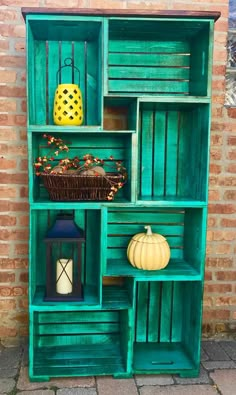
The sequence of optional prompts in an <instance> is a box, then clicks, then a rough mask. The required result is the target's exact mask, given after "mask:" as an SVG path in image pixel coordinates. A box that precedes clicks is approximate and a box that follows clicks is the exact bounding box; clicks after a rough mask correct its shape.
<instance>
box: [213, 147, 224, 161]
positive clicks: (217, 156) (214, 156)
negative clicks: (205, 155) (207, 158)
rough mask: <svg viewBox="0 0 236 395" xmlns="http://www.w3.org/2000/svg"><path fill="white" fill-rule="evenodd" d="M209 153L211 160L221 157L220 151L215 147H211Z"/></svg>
mask: <svg viewBox="0 0 236 395" xmlns="http://www.w3.org/2000/svg"><path fill="white" fill-rule="evenodd" d="M210 154H211V159H212V160H220V159H221V157H222V151H221V150H220V149H217V148H212V149H211V151H210Z"/></svg>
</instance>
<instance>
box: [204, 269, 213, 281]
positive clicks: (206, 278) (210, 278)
mask: <svg viewBox="0 0 236 395" xmlns="http://www.w3.org/2000/svg"><path fill="white" fill-rule="evenodd" d="M211 280H212V273H211V272H209V271H205V281H211Z"/></svg>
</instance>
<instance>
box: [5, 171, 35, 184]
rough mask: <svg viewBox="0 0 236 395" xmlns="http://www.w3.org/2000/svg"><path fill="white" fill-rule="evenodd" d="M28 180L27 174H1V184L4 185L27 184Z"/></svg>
mask: <svg viewBox="0 0 236 395" xmlns="http://www.w3.org/2000/svg"><path fill="white" fill-rule="evenodd" d="M27 180H28V176H27V173H22V174H20V173H15V174H8V173H0V183H2V184H26V183H27Z"/></svg>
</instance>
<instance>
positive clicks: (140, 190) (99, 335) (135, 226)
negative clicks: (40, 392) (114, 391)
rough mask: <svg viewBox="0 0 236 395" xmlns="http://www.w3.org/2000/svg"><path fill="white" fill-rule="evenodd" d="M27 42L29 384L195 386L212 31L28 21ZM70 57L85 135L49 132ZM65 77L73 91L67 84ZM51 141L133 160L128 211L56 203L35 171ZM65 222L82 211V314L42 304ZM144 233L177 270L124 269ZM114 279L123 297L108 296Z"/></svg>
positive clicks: (181, 24)
mask: <svg viewBox="0 0 236 395" xmlns="http://www.w3.org/2000/svg"><path fill="white" fill-rule="evenodd" d="M27 42H28V59H27V65H28V108H29V115H28V135H29V139H28V146H29V163H30V165H29V166H30V167H29V189H30V198H29V201H30V207H31V216H30V217H31V219H30V232H31V237H30V271H31V273H30V287H29V290H30V292H29V293H30V351H29V352H30V367H29V375H30V379H31V380H35V381H36V380H38V381H42V380H48V379H49V378H50V377H72V376H75V377H76V376H86V375H91V374H92V375H104V374H113V375H114V376H115V377H129V376H130V375H131V374H132V373H145V374H147V373H170V374H176V373H177V374H180V375H181V376H182V377H189V376H196V375H197V374H198V371H199V363H200V362H199V361H200V337H201V316H202V304H201V303H202V290H203V277H204V263H205V248H206V224H207V189H208V174H207V173H208V164H209V130H210V86H211V81H210V80H211V65H212V43H213V21H212V20H210V19H205V20H203V19H199V18H198V19H194V18H180V17H178V18H174V19H170V18H165V19H159V18H149V19H147V18H140V17H138V18H134V17H121V18H107V17H106V16H102V17H92V16H73V15H67V16H64V15H48V14H45V15H32V16H28V17H27ZM31 55H32V56H31ZM65 57H72V58H74V60H75V64H76V65H77V64H78V66H79V68H80V71H81V81H80V85H81V89H82V93H83V97H84V106H85V121H84V124H83V125H82V126H81V127H66V128H64V127H63V128H61V127H59V126H56V125H53V118H52V115H53V113H52V111H53V98H54V92H55V89H56V86H57V81H56V78H55V75H56V71H57V69H58V67H59V65H60V64H61V63H62V62H63V59H64V58H65ZM63 75H64V78H65V79H66V80H71V77H72V76H71V73H70V70H65V74H63ZM75 78H76V76H75ZM110 106H111V107H115V108H117V107H121V108H122V107H124V111H125V114H126V115H125V116H126V119H127V128H128V129H129V130H121V131H115V130H114V131H105V130H103V112H104V108H109V107H110ZM43 133H50V134H52V135H54V134H56V135H57V136H60V137H62V138H63V139H66V140H68V141H69V142H71V143H72V144H71V145H72V148H71V150H70V154H71V155H73V156H75V155H84V154H85V153H88V151H89V152H91V153H93V154H95V155H96V156H101V157H103V158H104V157H107V156H110V155H113V156H114V157H115V156H116V157H117V159H123V160H124V161H125V165H126V166H127V170H128V175H129V179H128V183H127V185H126V187H125V188H124V189H123V190H122V191H121V195H120V197H118V196H117V199H115V201H114V202H111V203H110V202H86V201H84V202H78V203H77V202H66V203H64V202H60V203H53V202H51V201H49V200H48V197H47V195H46V194H45V192H43V188H42V187H41V186H40V183H38V180H36V179H35V177H34V174H33V171H32V167H31V163H32V161H33V160H34V158H35V157H37V156H39V153H41V149H42V154H43V153H46V152H47V147H46V144H42V141H41V136H42V134H43ZM186 163H187V164H188V165H186ZM61 210H62V211H63V212H71V210H74V213H75V218H76V222H77V223H78V225H79V226H81V227H82V228H83V229H84V230H85V235H86V243H85V245H84V246H83V253H82V267H83V269H82V278H83V286H84V300H83V301H78V302H71V303H66V302H58V303H56V302H45V301H44V293H45V247H44V243H43V238H44V236H45V232H46V230H47V227H48V219H50V221H51V222H53V220H54V219H55V216H56V214H57V213H59V212H60V211H61ZM147 224H151V225H152V228H153V231H154V232H157V233H161V234H163V235H164V236H166V238H167V240H168V242H169V244H170V247H171V260H170V262H169V264H168V266H167V267H166V268H165V269H163V270H160V271H142V270H139V269H135V268H134V267H132V266H131V265H130V264H129V262H128V259H127V256H126V250H127V246H128V243H129V240H130V239H131V237H132V236H133V235H134V234H136V233H139V232H143V231H144V226H145V225H147ZM35 241H37V243H36V242H35ZM107 276H111V277H112V281H113V283H115V280H116V279H117V280H118V281H119V284H120V285H104V284H103V278H104V277H107ZM120 277H122V279H120Z"/></svg>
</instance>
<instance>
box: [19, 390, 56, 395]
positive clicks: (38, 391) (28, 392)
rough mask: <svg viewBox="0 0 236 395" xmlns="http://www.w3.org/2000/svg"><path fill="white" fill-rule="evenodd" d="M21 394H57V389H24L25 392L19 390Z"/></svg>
mask: <svg viewBox="0 0 236 395" xmlns="http://www.w3.org/2000/svg"><path fill="white" fill-rule="evenodd" d="M19 395H55V391H52V390H37V391H23V392H19Z"/></svg>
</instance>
